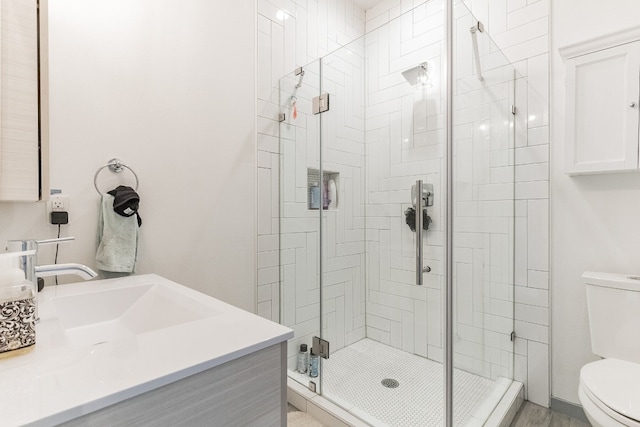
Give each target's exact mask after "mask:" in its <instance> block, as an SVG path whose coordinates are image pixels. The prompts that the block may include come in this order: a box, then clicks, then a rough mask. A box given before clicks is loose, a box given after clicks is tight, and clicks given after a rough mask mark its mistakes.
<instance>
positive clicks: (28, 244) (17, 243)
mask: <svg viewBox="0 0 640 427" xmlns="http://www.w3.org/2000/svg"><path fill="white" fill-rule="evenodd" d="M72 240H75V237H62V238H57V239H47V240H10V241H8V242H7V250H8V251H10V252H15V251H30V250H35V251H36V252H35V255H34V256H32V257H23V258H22V261H21V265H20V268H21V269H22V270H24V273H25V278H26V279H27V280H29V281H31V282H33V283H34V284H35V283H36V282H37V278H38V277H46V276H61V275H65V274H75V275H77V276H80V277H82V278H83V279H84V280H89V279H93V278H94V277H97V276H98V274H97V273H96V272H95V271H93V270H92V269H90V268H89V267H87V266H86V265H83V264H76V263H70V264H50V265H37V263H38V247H39V246H40V245H48V244H53V243H65V242H70V241H72Z"/></svg>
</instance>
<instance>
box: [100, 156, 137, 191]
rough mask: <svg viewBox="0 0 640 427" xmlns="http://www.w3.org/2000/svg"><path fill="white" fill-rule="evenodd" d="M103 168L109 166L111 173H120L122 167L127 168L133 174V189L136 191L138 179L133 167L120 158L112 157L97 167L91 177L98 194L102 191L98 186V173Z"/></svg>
mask: <svg viewBox="0 0 640 427" xmlns="http://www.w3.org/2000/svg"><path fill="white" fill-rule="evenodd" d="M104 168H109V170H110V171H111V172H113V173H120V172H122V171H123V170H124V169H128V170H129V171H130V172H131V173H132V174H133V176H134V177H135V178H136V186H135V187H134V190H135V191H138V184H139V183H140V181H139V180H138V175H137V174H136V173H135V172H134V170H133V169H131V168H130V167H129V166H127V165H125V164H124V163H122V160H120V159H117V158H113V159H111V160H109V161H108V162H107V164H106V165H104V166H102V167H101V168H99V169H98V170H97V171H96V174H95V175H94V177H93V185H94V187H96V191H97V192H98V194H102V192H101V191H100V189H99V188H98V175H100V172H101V171H102V170H103V169H104Z"/></svg>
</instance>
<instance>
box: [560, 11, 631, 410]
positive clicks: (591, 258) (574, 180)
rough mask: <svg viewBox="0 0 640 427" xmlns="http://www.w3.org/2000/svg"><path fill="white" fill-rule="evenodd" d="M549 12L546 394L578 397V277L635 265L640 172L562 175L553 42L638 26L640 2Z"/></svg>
mask: <svg viewBox="0 0 640 427" xmlns="http://www.w3.org/2000/svg"><path fill="white" fill-rule="evenodd" d="M552 16H553V19H552V30H551V33H552V36H553V37H552V46H551V52H552V63H551V65H552V98H551V99H552V103H551V114H552V129H551V131H552V134H551V139H552V141H553V144H552V150H551V181H552V191H551V203H552V209H551V224H552V226H551V265H552V270H551V271H552V273H551V283H552V302H553V304H552V323H553V333H552V344H553V352H552V366H553V369H552V395H553V396H554V397H558V398H561V399H565V400H568V401H570V402H574V403H578V380H579V375H580V368H581V367H582V366H583V365H584V364H585V363H587V362H590V361H592V360H596V359H597V358H596V356H594V355H593V354H592V353H591V341H590V338H589V329H588V319H587V306H586V298H585V289H584V284H583V281H582V279H581V277H580V276H581V275H582V273H583V272H584V271H585V270H592V271H606V272H614V273H635V274H637V273H638V272H640V266H639V265H638V260H639V259H640V239H639V238H638V237H639V236H640V221H638V212H639V211H640V175H638V174H637V173H631V174H621V173H618V174H603V175H594V176H578V177H569V176H568V175H565V174H564V172H563V158H564V137H565V125H564V117H565V96H564V78H565V64H564V63H563V62H562V59H561V57H560V55H559V54H558V48H560V47H563V46H566V45H568V44H573V43H577V42H580V41H584V40H587V39H591V38H596V37H598V36H603V35H606V34H608V33H611V32H615V31H617V30H620V29H624V28H629V27H631V26H634V25H638V22H639V21H638V16H640V3H638V2H637V1H633V0H612V1H608V2H596V1H589V2H585V1H579V0H561V1H559V0H556V1H554V2H553V3H552ZM603 84H606V82H603ZM612 309H615V307H612Z"/></svg>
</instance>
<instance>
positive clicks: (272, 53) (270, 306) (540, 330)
mask: <svg viewBox="0 0 640 427" xmlns="http://www.w3.org/2000/svg"><path fill="white" fill-rule="evenodd" d="M300 3H301V4H300V5H299V4H298V3H297V2H294V1H286V2H278V1H274V2H268V1H264V0H260V1H258V9H259V10H258V12H259V15H258V25H259V34H258V55H259V56H258V76H259V77H258V78H259V81H258V86H259V87H258V98H259V102H258V105H259V111H258V114H259V117H258V150H259V153H260V158H261V159H262V162H261V163H260V164H259V166H258V167H259V169H260V171H259V173H260V175H259V176H260V178H259V182H258V192H259V194H260V195H259V199H258V216H259V219H258V227H259V236H258V247H259V248H258V251H259V254H258V258H259V260H260V261H259V262H260V266H259V270H258V286H259V291H258V294H259V300H258V312H259V313H260V314H261V315H263V316H265V317H268V318H272V319H274V320H278V318H279V312H278V307H279V297H280V296H279V294H278V292H279V288H278V283H277V277H278V271H277V263H275V256H274V255H275V253H277V251H278V231H279V229H278V226H279V224H278V215H277V210H278V176H277V164H278V150H279V148H278V133H277V132H278V124H277V122H276V121H275V116H276V112H277V99H278V95H277V80H278V77H279V76H281V75H283V74H285V72H290V71H291V70H292V69H293V67H294V66H295V65H297V64H304V63H307V62H309V61H311V60H313V59H315V58H317V57H319V56H322V55H323V54H326V53H327V52H328V51H329V50H331V49H333V48H335V47H337V46H338V45H339V44H340V41H344V42H346V41H348V40H351V39H353V38H356V37H357V36H358V35H359V34H361V33H362V32H363V29H364V24H363V20H364V12H362V11H361V10H359V9H358V8H357V7H353V6H352V5H350V4H348V3H346V2H336V1H330V2H319V1H307V2H300ZM423 3H425V2H423V1H420V0H414V1H411V0H388V1H385V2H382V3H381V4H379V5H378V6H376V7H374V8H373V9H370V10H368V11H367V13H366V17H367V20H366V26H367V30H371V29H374V28H377V27H379V26H380V25H382V24H384V23H386V22H388V21H389V20H390V19H392V18H395V17H397V16H399V15H400V14H401V13H404V12H407V11H408V10H410V9H412V8H414V7H415V6H420V5H421V4H423ZM466 3H467V5H468V6H469V7H470V8H471V9H472V11H473V13H474V14H475V15H476V16H478V17H479V18H480V19H481V20H482V21H483V23H484V24H485V26H486V28H487V30H488V32H489V34H491V35H492V36H494V38H496V39H497V42H498V45H499V46H500V47H501V48H502V49H503V50H504V52H505V54H506V55H507V57H508V59H509V60H510V61H512V62H513V63H514V65H515V66H516V68H517V70H518V72H519V73H520V75H521V76H523V77H527V78H528V80H529V84H528V85H526V84H523V82H522V81H521V82H519V84H518V89H520V90H517V96H518V97H517V99H516V105H517V108H518V113H519V114H518V115H517V123H516V128H517V129H518V133H517V135H516V145H517V147H518V148H517V149H516V153H515V164H516V181H517V183H516V197H517V202H516V224H515V226H516V235H517V237H518V238H517V240H516V262H515V265H516V270H515V276H516V285H517V287H516V295H515V298H516V304H517V306H516V319H517V324H516V332H517V333H520V335H521V336H520V337H519V338H517V339H516V345H515V348H516V362H515V374H514V375H515V377H516V379H518V380H520V381H523V382H524V383H525V384H528V382H529V381H531V382H532V387H528V389H530V390H531V394H530V395H529V399H530V400H532V401H534V402H535V403H538V404H541V405H544V406H546V405H548V400H549V396H548V391H547V392H546V393H545V390H548V387H546V388H545V386H544V384H546V383H547V382H548V380H547V379H545V378H543V377H544V375H541V370H540V368H539V367H541V366H542V367H544V366H548V362H547V361H546V360H538V359H539V358H541V357H543V358H544V356H543V355H545V354H546V353H545V351H544V350H545V349H548V325H546V324H544V323H545V322H544V318H545V310H547V311H548V297H547V295H548V267H547V266H546V264H545V263H544V260H545V259H547V252H548V248H547V247H546V241H545V237H544V236H546V235H547V231H546V230H547V229H548V220H547V216H548V215H547V214H546V213H545V209H548V157H549V156H548V144H549V137H548V71H547V70H548V47H547V39H548V14H549V5H548V0H537V1H531V0H529V2H527V1H525V0H522V1H512V0H486V1H480V0H478V1H467V2H466ZM305 6H306V7H305ZM278 10H287V11H288V12H289V14H287V15H286V16H288V19H286V20H285V19H281V18H278V16H279V15H278ZM280 16H285V15H280ZM421 16H422V15H421V12H417V14H416V17H415V19H417V20H418V21H419V20H420V18H421ZM314 17H315V18H314ZM332 19H333V21H331V20H332ZM427 19H428V18H427ZM441 21H442V19H440V22H441ZM545 23H546V24H547V25H545ZM303 27H306V28H307V31H306V36H305V37H303V38H301V39H298V38H296V34H297V33H296V29H298V30H297V31H298V32H300V31H301V30H302V28H303ZM522 27H525V28H524V29H522ZM359 31H360V33H359ZM303 43H304V44H305V45H306V46H307V51H306V56H305V53H304V48H303V47H301V46H302V44H303ZM296 46H300V47H296ZM269 82H270V83H269ZM369 96H371V95H369ZM530 108H532V109H536V110H537V111H539V113H538V114H532V112H530V111H529V109H530ZM532 111H533V110H532ZM438 120H439V121H440V122H441V121H442V116H439V115H435V116H434V117H433V118H432V120H431V121H432V126H433V123H434V122H435V123H437V122H438ZM440 127H441V126H440ZM372 130H373V129H367V137H369V135H370V133H371V131H372ZM437 132H438V129H437V128H436V129H435V132H434V133H432V134H431V135H429V134H426V135H425V137H426V138H432V139H428V140H427V141H429V142H431V144H433V141H434V139H433V138H437V137H438V135H437ZM368 154H369V152H368ZM269 157H270V158H271V167H269V163H268V160H267V159H268V158H269ZM374 157H375V153H374V150H373V148H372V150H371V152H370V155H368V158H367V161H368V162H371V161H376V160H375V159H374ZM492 157H493V161H494V162H496V163H495V164H498V162H503V163H504V164H505V165H508V164H509V161H510V157H509V156H508V155H505V154H504V153H500V152H496V153H493V154H492ZM434 164H435V161H434ZM440 166H441V165H440V164H438V165H437V168H436V170H437V171H438V172H437V174H435V173H434V175H433V176H429V177H427V180H429V179H435V178H436V176H438V174H439V171H440ZM398 169H399V168H394V169H391V167H390V166H387V167H386V168H384V167H383V168H381V169H380V171H382V173H387V174H388V173H389V170H398ZM423 170H424V169H423ZM378 172H379V171H375V170H371V171H370V173H371V174H372V175H371V176H369V177H367V185H369V186H370V188H369V191H376V190H377V187H375V185H376V180H375V179H372V178H374V175H373V174H374V173H378ZM496 173H499V172H497V171H496ZM438 178H439V176H438ZM407 181H408V183H410V181H411V180H409V179H407ZM435 184H436V188H438V187H440V185H441V183H440V182H436V183H435ZM396 185H397V186H403V187H404V185H401V184H400V183H396ZM386 191H388V192H389V193H390V194H392V195H393V194H397V195H399V196H400V197H404V196H402V195H400V193H402V191H400V190H395V189H394V187H391V189H389V190H386ZM405 191H406V190H405ZM266 195H269V197H267V196H266ZM370 201H371V200H370ZM545 203H547V205H545ZM378 208H379V209H380V213H377V212H376V211H375V210H373V207H372V206H371V203H370V204H369V205H368V206H367V213H368V214H369V215H372V217H371V218H369V219H368V222H367V225H368V228H367V230H366V236H367V256H368V259H367V262H368V263H370V264H371V263H388V262H387V261H386V256H385V257H383V258H382V259H381V258H380V249H379V245H378V244H377V243H376V242H378V241H382V242H386V244H387V247H388V246H389V245H390V243H391V236H392V233H390V232H389V231H387V230H384V228H385V227H386V228H387V229H391V227H392V225H387V222H388V221H389V220H388V219H386V218H385V216H391V215H397V212H396V211H395V210H394V207H393V205H387V206H384V205H380V206H377V207H376V209H378ZM430 214H432V215H433V213H431V212H430ZM373 224H381V225H380V228H381V229H382V230H381V231H375V229H373V228H375V227H369V226H372V225H373ZM433 226H434V227H436V224H434V225H433ZM394 227H395V228H396V231H397V229H398V228H399V229H402V227H403V224H401V223H400V224H395V225H394ZM407 232H408V230H405V231H404V232H403V233H404V235H403V236H402V239H404V240H406V234H407ZM409 233H410V232H409ZM396 235H397V234H396ZM528 235H531V238H527V236H528ZM459 237H460V238H462V237H464V238H466V239H467V241H468V242H470V244H472V243H473V241H474V240H473V238H474V236H472V235H469V236H459ZM430 238H431V239H432V241H433V242H434V243H437V244H439V245H441V244H442V239H443V236H442V232H435V228H434V232H433V235H432V236H430ZM540 238H542V239H540ZM536 239H537V240H536ZM371 242H374V244H373V245H372V244H371ZM434 247H437V245H434ZM425 251H426V253H427V256H428V257H430V263H431V264H430V265H431V267H432V268H433V269H434V270H433V276H437V275H438V273H440V274H441V273H442V254H441V250H439V249H430V248H429V247H427V248H426V249H425ZM460 253H461V254H464V255H463V256H466V257H467V258H466V259H469V257H471V259H473V257H474V256H475V257H478V258H480V257H481V255H479V254H477V253H474V251H473V250H471V251H470V250H466V251H461V252H460ZM282 256H283V258H285V260H289V261H288V262H291V259H293V258H294V257H295V250H294V249H291V250H287V251H283V255H282ZM457 256H459V255H457ZM407 259H408V257H407ZM405 262H406V261H405ZM405 268H406V271H409V270H410V268H409V267H405ZM287 271H288V270H287ZM400 271H404V270H403V269H400ZM456 272H457V273H456V274H461V275H465V274H466V275H469V274H470V273H469V271H468V268H467V269H465V268H464V266H461V268H460V269H456ZM369 273H370V275H369V277H368V279H367V280H368V281H369V284H370V286H372V289H373V287H374V286H379V283H380V280H381V277H380V276H381V275H380V273H379V272H376V271H370V272H369ZM473 274H481V272H474V273H473ZM404 276H406V273H404ZM382 279H383V280H388V278H387V279H385V278H384V277H382ZM439 280H441V279H439ZM495 288H496V291H498V290H500V287H498V286H496V287H495ZM536 290H537V291H539V292H535V295H531V291H536ZM527 292H529V293H527ZM367 293H368V294H369V291H367ZM426 294H427V296H426V300H422V301H419V300H415V299H414V300H413V304H414V305H413V310H414V313H413V316H414V317H415V319H414V320H415V321H411V317H412V314H411V312H410V311H402V310H400V312H395V313H392V314H389V316H388V318H389V319H390V320H389V322H388V324H387V323H385V322H382V324H380V322H378V323H375V320H374V321H373V322H374V323H372V324H371V326H373V325H374V324H375V325H378V326H380V328H379V329H378V328H374V327H372V328H371V329H370V331H368V332H371V335H369V336H370V337H371V338H378V337H380V336H381V337H382V338H383V339H384V340H387V341H388V342H389V343H391V342H393V343H394V344H395V345H396V346H397V344H398V341H399V340H398V338H397V337H398V335H399V331H402V334H401V335H400V336H401V338H400V342H401V343H402V344H401V346H402V348H403V349H405V350H407V351H412V350H411V349H412V347H413V351H415V352H416V353H418V354H428V353H429V356H430V357H432V358H434V359H436V360H438V359H439V358H441V350H439V348H440V345H441V337H440V325H439V322H440V317H441V314H440V312H439V310H440V298H441V295H440V283H438V285H437V286H435V285H432V286H427V287H426ZM378 296H379V295H378ZM505 297H506V298H508V295H506V296H505ZM374 298H376V294H375V291H374V293H373V297H370V298H369V299H368V301H369V303H368V304H369V307H372V305H371V304H375V301H374ZM532 298H533V299H532ZM392 300H393V303H394V304H396V305H399V306H400V307H406V308H408V307H409V305H410V304H409V303H408V302H409V301H410V296H409V297H407V296H406V295H402V294H401V295H399V296H397V297H394V298H392ZM532 301H533V302H535V304H534V303H533V302H532ZM403 303H404V304H405V305H404V306H403V305H402V304H403ZM459 303H460V304H468V299H467V300H462V301H459ZM374 317H377V316H374ZM358 322H362V323H361V326H363V323H364V322H363V321H362V320H359V321H358ZM541 323H542V324H541ZM458 328H459V331H465V332H463V333H465V334H473V333H474V331H475V332H476V333H477V331H476V330H474V329H472V328H466V329H465V327H464V326H463V325H459V326H458ZM385 329H387V330H385ZM425 329H426V330H428V333H427V339H426V342H424V341H421V340H420V338H417V340H416V339H415V338H416V330H425ZM392 331H394V332H395V333H392ZM376 335H377V336H376ZM392 336H393V338H392ZM420 336H422V334H420ZM412 337H413V338H412ZM489 338H490V337H489ZM494 338H495V337H494ZM494 338H491V339H494ZM530 343H534V344H533V346H530V345H529V344H530ZM530 348H535V349H536V351H535V352H532V351H530V350H529V349H530ZM533 358H535V360H534V359H533ZM528 366H536V367H537V368H536V369H535V370H532V369H529V368H528ZM532 372H535V374H536V375H535V376H534V375H531V377H530V378H528V373H532ZM545 375H547V372H545ZM533 390H536V391H535V392H533Z"/></svg>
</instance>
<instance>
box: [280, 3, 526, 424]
mask: <svg viewBox="0 0 640 427" xmlns="http://www.w3.org/2000/svg"><path fill="white" fill-rule="evenodd" d="M442 5H443V3H442V2H436V1H433V0H432V1H429V2H427V3H425V4H422V5H421V6H418V8H416V9H414V10H411V11H408V12H407V13H406V14H405V15H403V16H400V17H398V18H396V19H394V20H391V21H390V22H389V23H388V24H385V25H383V26H381V27H379V28H377V29H375V30H372V31H369V32H368V33H367V34H365V35H364V36H362V37H361V38H359V39H357V40H355V41H354V42H352V43H350V44H348V45H347V46H344V47H342V48H340V49H338V50H336V51H335V52H333V53H331V54H328V55H326V56H324V57H322V58H320V59H318V60H316V61H314V62H312V63H310V64H307V65H305V66H303V67H302V69H298V70H296V72H292V73H291V74H288V75H286V76H284V77H283V78H282V79H281V80H280V109H281V114H280V118H281V123H280V189H279V190H280V195H279V197H280V284H281V290H280V300H281V301H280V318H281V323H282V324H284V325H286V326H288V327H290V328H292V329H293V330H294V331H295V338H294V339H292V340H291V341H290V342H289V348H288V372H289V376H290V379H293V380H295V381H298V382H300V383H301V384H303V385H304V386H305V387H309V388H310V389H312V390H313V391H315V392H316V393H318V394H320V395H322V396H324V397H325V398H327V399H329V400H330V401H332V402H334V403H336V404H337V405H339V406H341V407H342V408H344V409H346V410H348V411H350V412H351V413H352V414H353V415H355V416H357V417H359V418H360V419H362V420H364V421H365V422H367V423H369V424H371V425H374V426H377V425H385V426H387V425H388V426H442V425H447V426H450V425H483V424H485V425H491V424H492V423H495V420H498V421H500V420H501V417H500V414H499V413H497V412H496V407H502V406H503V405H498V404H499V402H500V401H501V399H502V398H503V396H504V395H505V393H506V392H507V390H510V392H512V390H513V387H514V384H513V381H512V379H513V366H514V342H513V340H514V332H513V331H514V320H513V317H514V316H513V315H514V290H513V289H514V267H513V265H514V251H515V245H514V238H515V231H514V216H515V208H514V206H515V203H514V188H515V185H514V161H513V158H514V135H515V133H514V132H515V129H514V126H515V120H514V116H513V111H514V109H513V105H514V92H515V87H516V84H515V83H516V80H517V79H518V78H519V77H518V76H517V75H516V73H515V71H514V69H513V67H512V66H511V64H509V62H508V61H507V60H506V58H505V57H504V56H503V54H502V53H501V52H500V50H499V49H498V48H497V47H496V46H495V45H494V44H493V42H492V40H491V39H490V37H489V35H488V34H487V33H486V32H480V31H477V32H470V31H469V28H472V27H475V28H480V26H478V21H477V20H476V19H475V18H474V17H473V15H472V14H471V13H470V12H469V11H468V10H467V9H466V8H465V6H464V4H463V3H457V4H456V7H455V10H450V13H453V16H452V19H451V20H450V21H451V22H453V23H454V24H453V27H452V28H451V31H450V32H448V31H446V23H445V22H444V21H443V22H441V24H440V25H439V26H436V27H433V25H434V24H433V23H434V22H435V20H434V19H413V14H414V13H415V14H417V15H418V14H419V15H420V16H425V14H426V16H431V17H433V16H442ZM448 8H451V6H449V7H448ZM429 25H430V27H429ZM407 26H409V28H408V27H407ZM448 34H449V35H450V36H449V37H448V36H447V35H448ZM447 64H449V67H447ZM479 70H481V71H482V75H481V76H480V74H479ZM300 72H304V74H303V76H304V79H302V78H301V76H302V75H301V74H300ZM449 72H450V73H451V74H448V73H449ZM448 76H449V77H448ZM480 77H481V78H480ZM448 83H450V84H451V87H450V88H449V87H448V86H447V85H448ZM412 187H413V188H414V190H413V194H412ZM421 187H422V191H421ZM416 194H422V195H423V197H417V196H416ZM333 199H335V200H333ZM336 200H337V203H336ZM314 337H315V339H314ZM321 343H322V344H323V345H320V344H321ZM303 344H304V345H305V346H307V348H311V347H312V346H313V350H314V351H315V353H317V354H316V355H314V358H313V359H314V360H315V361H317V362H319V363H318V364H319V369H318V370H317V376H316V372H315V370H313V372H312V374H313V376H312V375H310V373H309V370H308V366H309V362H308V361H307V362H304V361H305V360H308V359H309V354H308V353H306V354H305V352H304V351H302V352H301V350H300V346H301V345H303ZM329 350H330V351H329ZM299 356H300V358H301V359H300V360H302V361H303V362H302V363H301V364H299V363H298V361H299ZM299 366H302V368H299ZM305 368H307V369H305ZM305 371H306V372H305Z"/></svg>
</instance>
